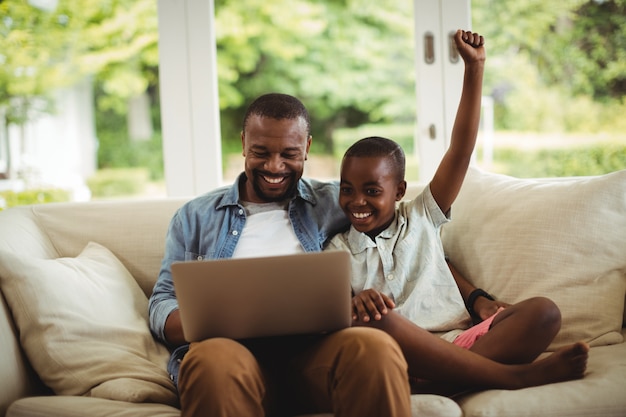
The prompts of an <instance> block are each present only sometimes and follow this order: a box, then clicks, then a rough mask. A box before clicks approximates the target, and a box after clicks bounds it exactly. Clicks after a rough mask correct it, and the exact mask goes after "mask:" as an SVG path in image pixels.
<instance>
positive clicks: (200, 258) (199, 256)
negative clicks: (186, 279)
mask: <svg viewBox="0 0 626 417" xmlns="http://www.w3.org/2000/svg"><path fill="white" fill-rule="evenodd" d="M196 259H197V260H199V261H201V260H202V259H204V258H203V257H202V255H198V257H197V258H196Z"/></svg>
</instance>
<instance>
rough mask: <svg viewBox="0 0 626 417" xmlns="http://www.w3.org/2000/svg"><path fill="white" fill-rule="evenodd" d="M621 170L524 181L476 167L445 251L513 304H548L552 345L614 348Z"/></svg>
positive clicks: (625, 279) (623, 221)
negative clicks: (554, 324)
mask: <svg viewBox="0 0 626 417" xmlns="http://www.w3.org/2000/svg"><path fill="white" fill-rule="evenodd" d="M625 213H626V170H624V171H618V172H615V173H611V174H606V175H602V176H596V177H581V178H573V179H566V180H559V179H552V180H530V179H518V178H512V177H508V176H504V175H497V174H492V173H488V172H484V171H480V170H478V169H476V168H472V169H471V170H470V171H469V172H468V176H467V177H466V179H465V182H464V184H463V187H462V190H461V192H460V194H459V196H458V198H457V200H456V201H455V203H454V206H453V210H452V219H453V220H452V222H450V223H448V224H446V225H445V226H444V228H443V231H442V239H443V244H444V247H445V250H446V253H447V255H448V256H449V257H450V258H451V261H452V262H453V264H454V265H455V266H456V267H457V268H458V269H459V271H460V272H461V273H463V274H465V276H466V277H467V278H468V279H469V280H470V281H471V282H473V284H474V285H476V286H477V287H481V288H483V289H485V290H486V291H487V292H490V293H492V294H493V295H494V296H495V297H497V298H498V299H501V300H503V301H505V302H508V303H515V302H518V301H521V300H523V299H526V298H529V297H533V296H545V297H548V298H551V299H552V300H553V301H554V302H555V303H556V304H557V305H558V306H559V308H560V309H561V315H562V326H561V331H560V332H559V334H558V335H557V337H556V338H555V340H554V342H553V343H552V345H551V346H550V350H553V349H555V348H557V347H559V346H562V345H565V344H569V343H572V342H575V341H578V340H585V341H587V342H589V343H590V344H591V345H592V346H597V345H606V344H613V343H619V342H621V341H622V340H623V337H622V334H621V328H622V318H623V312H624V294H625V292H626V257H625V256H624V254H626V233H625V231H626V215H625Z"/></svg>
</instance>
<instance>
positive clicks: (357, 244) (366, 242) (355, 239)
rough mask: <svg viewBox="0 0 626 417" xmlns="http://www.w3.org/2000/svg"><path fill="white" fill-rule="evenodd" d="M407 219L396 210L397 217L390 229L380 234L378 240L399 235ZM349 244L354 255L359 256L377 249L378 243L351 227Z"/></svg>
mask: <svg viewBox="0 0 626 417" xmlns="http://www.w3.org/2000/svg"><path fill="white" fill-rule="evenodd" d="M405 221H406V219H405V218H404V216H403V215H402V214H401V213H400V212H399V211H398V210H396V217H395V219H394V220H393V222H391V224H390V225H389V227H387V228H386V229H385V230H383V231H382V232H380V233H379V234H378V236H376V240H378V239H390V238H392V237H394V236H396V235H397V234H398V233H399V230H400V229H401V228H402V226H403V225H404V223H405ZM348 243H349V245H350V248H351V250H352V254H357V253H361V252H363V251H365V250H366V249H367V248H375V247H376V242H374V241H373V240H372V239H370V237H369V236H368V235H366V234H365V233H363V232H359V231H358V230H356V229H355V228H354V226H350V231H349V232H348Z"/></svg>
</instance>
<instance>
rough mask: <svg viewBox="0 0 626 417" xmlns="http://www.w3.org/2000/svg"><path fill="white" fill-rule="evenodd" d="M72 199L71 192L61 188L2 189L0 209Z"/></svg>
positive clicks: (0, 192)
mask: <svg viewBox="0 0 626 417" xmlns="http://www.w3.org/2000/svg"><path fill="white" fill-rule="evenodd" d="M70 199H71V192H70V191H68V190H63V189H59V188H46V189H31V190H25V191H11V190H8V191H0V210H2V209H5V208H10V207H15V206H24V205H28V204H43V203H62V202H66V201H70Z"/></svg>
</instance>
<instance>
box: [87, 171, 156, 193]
mask: <svg viewBox="0 0 626 417" xmlns="http://www.w3.org/2000/svg"><path fill="white" fill-rule="evenodd" d="M148 180H149V173H148V170H147V169H146V168H107V169H101V170H99V171H98V172H96V174H94V175H93V176H92V177H91V178H89V179H88V180H87V186H88V187H89V189H90V190H91V195H92V197H93V198H108V197H122V196H129V195H136V194H140V193H142V192H143V191H144V190H145V188H146V185H147V184H148Z"/></svg>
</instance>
